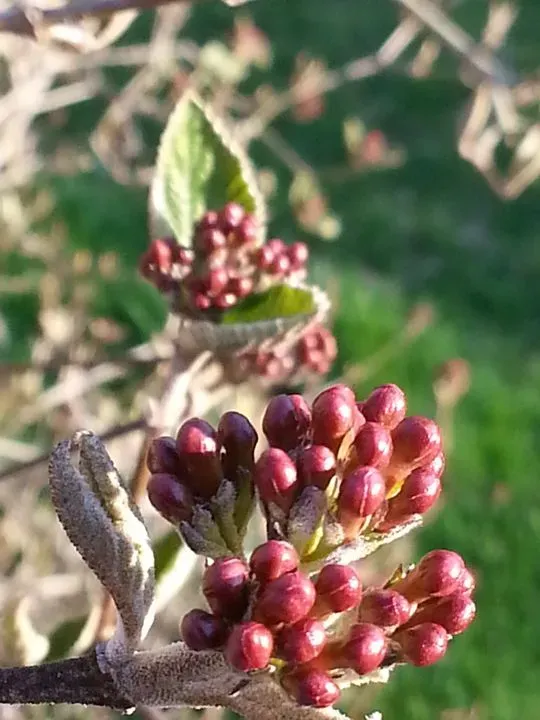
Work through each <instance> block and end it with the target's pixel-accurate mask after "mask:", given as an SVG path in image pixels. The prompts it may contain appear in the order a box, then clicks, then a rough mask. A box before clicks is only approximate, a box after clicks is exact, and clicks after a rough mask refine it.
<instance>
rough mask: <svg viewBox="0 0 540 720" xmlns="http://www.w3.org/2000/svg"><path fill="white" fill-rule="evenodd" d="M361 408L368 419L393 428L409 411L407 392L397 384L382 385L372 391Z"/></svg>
mask: <svg viewBox="0 0 540 720" xmlns="http://www.w3.org/2000/svg"><path fill="white" fill-rule="evenodd" d="M361 410H362V414H363V415H364V417H365V418H366V420H368V421H370V422H376V423H380V424H381V425H384V427H386V428H388V429H389V430H393V429H394V428H395V427H396V425H398V424H399V423H400V422H401V421H402V420H403V418H404V417H405V413H406V412H407V401H406V398H405V393H404V392H403V390H402V389H401V388H399V387H398V386H397V385H391V384H389V385H381V386H380V387H378V388H375V390H373V391H372V393H371V395H370V396H369V397H368V399H367V400H366V401H365V402H364V403H363V405H362V408H361Z"/></svg>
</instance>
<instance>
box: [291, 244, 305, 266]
mask: <svg viewBox="0 0 540 720" xmlns="http://www.w3.org/2000/svg"><path fill="white" fill-rule="evenodd" d="M287 254H288V256H289V260H290V263H291V269H292V270H302V269H303V268H304V267H305V265H306V263H307V261H308V258H309V249H308V246H307V245H306V243H303V242H295V243H293V244H292V245H291V246H290V247H289V248H288V251H287Z"/></svg>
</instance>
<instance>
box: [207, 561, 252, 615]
mask: <svg viewBox="0 0 540 720" xmlns="http://www.w3.org/2000/svg"><path fill="white" fill-rule="evenodd" d="M248 574H249V571H248V568H247V566H246V565H245V563H243V562H242V560H240V559H239V558H235V557H226V558H219V559H218V560H216V561H215V562H214V563H213V564H212V565H210V566H208V567H207V568H206V570H205V572H204V576H203V585H202V591H203V595H204V597H205V598H206V601H207V603H208V605H209V606H210V609H211V610H212V612H214V613H215V614H216V615H220V616H222V617H225V618H228V619H230V620H239V619H240V618H241V617H242V616H243V615H244V613H245V611H246V609H247V603H248V595H249V585H248Z"/></svg>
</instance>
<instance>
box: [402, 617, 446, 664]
mask: <svg viewBox="0 0 540 720" xmlns="http://www.w3.org/2000/svg"><path fill="white" fill-rule="evenodd" d="M392 640H393V641H395V642H396V643H397V644H398V645H399V647H400V655H401V657H400V660H402V661H403V660H404V661H406V662H408V663H410V664H411V665H417V666H418V667H425V666H426V665H433V664H434V663H436V662H438V661H439V660H441V659H442V658H443V657H444V656H445V654H446V649H447V647H448V633H447V632H446V630H445V629H444V628H443V627H442V626H441V625H436V624H435V623H430V622H428V623H423V624H422V625H417V626H416V627H413V628H407V629H405V630H398V631H397V632H396V633H395V634H394V635H393V636H392Z"/></svg>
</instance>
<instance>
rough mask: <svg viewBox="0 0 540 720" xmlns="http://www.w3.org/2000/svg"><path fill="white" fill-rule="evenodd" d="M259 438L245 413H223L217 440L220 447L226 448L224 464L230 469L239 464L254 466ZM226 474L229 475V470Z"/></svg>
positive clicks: (246, 466)
mask: <svg viewBox="0 0 540 720" xmlns="http://www.w3.org/2000/svg"><path fill="white" fill-rule="evenodd" d="M257 440H258V437H257V431H256V430H255V428H254V427H253V425H252V424H251V423H250V421H249V420H248V419H247V417H245V415H242V414H241V413H239V412H234V411H231V412H226V413H223V415H222V416H221V419H220V421H219V425H218V428H217V442H218V446H219V447H220V448H224V449H225V452H226V460H225V463H224V465H226V466H227V469H228V470H233V469H234V467H235V466H237V465H241V466H243V467H245V468H251V467H252V466H253V462H254V458H253V454H254V452H255V446H256V445H257ZM225 476H226V477H228V475H227V471H225ZM229 479H231V478H229ZM232 479H234V478H232Z"/></svg>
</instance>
